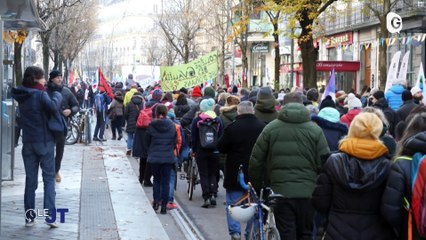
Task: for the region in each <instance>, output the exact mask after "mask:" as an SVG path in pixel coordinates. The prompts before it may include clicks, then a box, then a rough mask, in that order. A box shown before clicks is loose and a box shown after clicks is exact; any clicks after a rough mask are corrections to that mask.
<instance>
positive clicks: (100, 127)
mask: <svg viewBox="0 0 426 240" xmlns="http://www.w3.org/2000/svg"><path fill="white" fill-rule="evenodd" d="M110 102H111V99H110V98H109V97H108V95H107V94H106V92H105V91H99V92H98V93H97V94H96V95H95V110H96V126H95V132H94V135H93V141H101V142H105V141H106V139H104V132H105V123H106V117H107V109H108V105H109V104H110Z"/></svg>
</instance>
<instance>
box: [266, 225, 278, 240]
mask: <svg viewBox="0 0 426 240" xmlns="http://www.w3.org/2000/svg"><path fill="white" fill-rule="evenodd" d="M265 239H268V240H281V237H280V232H278V228H277V227H275V226H271V227H269V228H268V230H267V232H266V237H265Z"/></svg>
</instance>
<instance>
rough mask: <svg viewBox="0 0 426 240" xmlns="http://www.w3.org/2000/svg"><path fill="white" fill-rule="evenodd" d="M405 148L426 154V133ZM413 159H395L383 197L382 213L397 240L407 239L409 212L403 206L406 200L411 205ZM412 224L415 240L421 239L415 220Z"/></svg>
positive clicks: (407, 143) (406, 143)
mask: <svg viewBox="0 0 426 240" xmlns="http://www.w3.org/2000/svg"><path fill="white" fill-rule="evenodd" d="M404 148H405V150H408V151H407V152H411V153H412V154H414V153H417V152H420V153H422V154H426V132H421V133H418V134H417V135H415V136H413V140H412V141H407V142H405V143H404ZM411 157H412V155H409V156H403V157H402V158H401V157H399V158H398V157H397V158H395V161H394V162H393V164H392V168H391V170H390V173H389V177H388V180H387V183H386V188H385V191H384V193H383V196H382V207H381V213H382V215H383V216H384V218H385V219H386V221H387V222H388V223H389V224H390V225H391V226H392V227H393V230H394V232H395V234H396V236H397V239H401V240H403V239H404V240H405V239H407V229H408V226H407V223H408V212H407V210H405V208H404V207H403V206H404V198H406V199H407V200H408V202H410V203H411ZM412 224H413V225H412V226H413V232H412V234H413V239H421V238H420V237H419V236H418V232H417V229H416V227H415V226H416V225H415V223H414V220H413V223H412Z"/></svg>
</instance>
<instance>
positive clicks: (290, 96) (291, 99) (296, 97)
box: [283, 92, 303, 105]
mask: <svg viewBox="0 0 426 240" xmlns="http://www.w3.org/2000/svg"><path fill="white" fill-rule="evenodd" d="M287 103H303V98H302V93H301V92H291V93H287V94H286V95H285V96H284V101H283V105H285V104H287Z"/></svg>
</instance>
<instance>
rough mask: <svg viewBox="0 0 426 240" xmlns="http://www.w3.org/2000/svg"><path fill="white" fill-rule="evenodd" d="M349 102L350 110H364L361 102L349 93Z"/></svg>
mask: <svg viewBox="0 0 426 240" xmlns="http://www.w3.org/2000/svg"><path fill="white" fill-rule="evenodd" d="M347 100H348V108H349V110H352V109H354V108H362V102H361V100H359V99H358V98H357V97H356V96H355V95H354V94H353V93H349V95H348V98H347Z"/></svg>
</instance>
